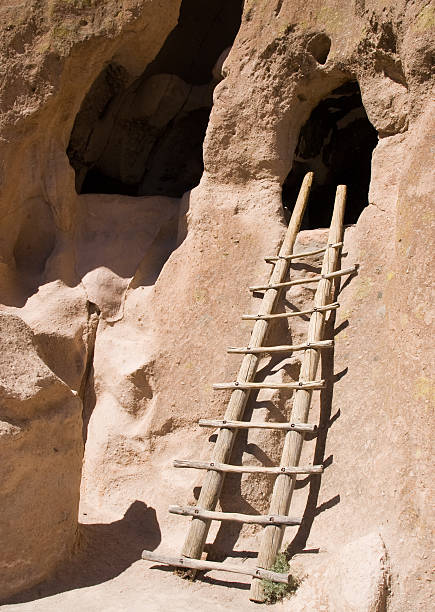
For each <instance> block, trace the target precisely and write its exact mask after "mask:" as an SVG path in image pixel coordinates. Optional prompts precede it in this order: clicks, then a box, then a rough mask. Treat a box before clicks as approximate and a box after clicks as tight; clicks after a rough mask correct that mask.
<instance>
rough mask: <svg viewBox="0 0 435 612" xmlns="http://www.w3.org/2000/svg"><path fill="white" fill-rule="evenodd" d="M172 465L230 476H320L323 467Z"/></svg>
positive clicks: (180, 461) (181, 461)
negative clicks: (229, 474) (225, 473)
mask: <svg viewBox="0 0 435 612" xmlns="http://www.w3.org/2000/svg"><path fill="white" fill-rule="evenodd" d="M172 465H173V466H174V467H175V468H191V469H193V470H213V471H216V472H228V473H231V474H321V473H322V472H323V465H303V466H300V465H298V466H297V467H296V466H284V465H281V466H276V467H265V466H263V465H229V464H228V463H218V462H216V461H190V460H188V459H186V460H185V459H174V461H173V463H172Z"/></svg>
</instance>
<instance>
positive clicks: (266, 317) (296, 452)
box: [142, 172, 357, 602]
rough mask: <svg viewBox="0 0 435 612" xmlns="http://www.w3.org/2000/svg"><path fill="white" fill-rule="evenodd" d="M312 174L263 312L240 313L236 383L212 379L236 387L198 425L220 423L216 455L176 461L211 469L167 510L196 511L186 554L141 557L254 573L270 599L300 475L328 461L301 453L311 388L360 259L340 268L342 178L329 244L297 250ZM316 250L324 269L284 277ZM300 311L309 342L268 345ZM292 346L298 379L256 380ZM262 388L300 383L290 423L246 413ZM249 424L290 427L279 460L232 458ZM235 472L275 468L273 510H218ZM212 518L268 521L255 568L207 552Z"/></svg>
mask: <svg viewBox="0 0 435 612" xmlns="http://www.w3.org/2000/svg"><path fill="white" fill-rule="evenodd" d="M312 180H313V173H311V172H309V173H308V174H306V176H305V178H304V180H303V183H302V186H301V189H300V192H299V195H298V198H297V201H296V205H295V208H294V210H293V213H292V216H291V219H290V223H289V227H288V229H287V232H286V235H285V238H284V241H283V243H282V246H281V249H280V251H279V254H278V255H277V256H270V257H266V258H265V259H266V261H268V262H270V263H272V264H273V270H272V273H271V277H270V281H269V283H268V284H267V285H259V286H253V287H250V290H251V291H253V292H258V291H264V295H263V300H262V302H261V306H260V308H259V312H258V314H255V315H243V316H242V319H245V320H253V321H255V323H254V327H253V330H252V333H251V338H250V341H249V344H248V346H246V347H240V348H239V347H235V348H234V347H231V348H229V349H228V351H229V352H231V353H240V354H243V355H244V357H243V360H242V364H241V366H240V369H239V373H238V375H237V379H236V381H234V382H229V383H218V384H215V385H213V388H214V389H232V390H233V391H232V394H231V397H230V400H229V402H228V406H227V409H226V412H225V416H224V418H223V419H222V420H215V419H201V420H200V421H199V424H200V425H201V426H203V427H216V428H218V429H219V433H218V436H217V440H216V443H215V447H214V452H213V457H212V459H211V461H180V460H175V461H174V467H178V468H196V469H200V470H206V476H205V479H204V483H203V485H202V487H201V492H200V495H199V498H198V502H197V505H196V506H183V507H180V506H170V508H169V512H171V513H173V514H180V515H183V516H192V517H193V518H192V521H191V523H190V528H189V532H188V534H187V537H186V540H185V543H184V547H183V550H182V553H181V555H180V556H179V557H167V556H162V555H159V554H156V553H153V552H151V551H146V550H145V551H143V553H142V558H143V559H146V560H149V561H156V562H159V563H164V564H166V565H172V566H174V567H182V568H186V569H193V570H220V571H227V572H234V573H240V574H247V575H250V576H252V578H253V581H252V585H251V591H250V599H251V600H253V601H258V602H261V601H264V593H263V583H262V579H268V580H272V581H275V582H281V583H287V582H288V580H289V575H288V574H282V573H278V572H273V571H271V569H270V568H271V567H272V566H273V564H274V562H275V559H276V556H277V554H278V552H279V549H280V547H281V544H282V540H283V536H284V531H285V528H286V527H287V526H289V525H300V524H301V522H302V519H301V518H292V517H289V516H288V512H289V507H290V502H291V498H292V495H293V490H294V487H295V483H296V477H297V475H298V474H319V473H322V472H323V466H322V465H304V466H300V465H299V460H300V456H301V450H302V444H303V442H304V437H305V434H306V433H307V432H315V431H316V430H317V427H316V425H314V424H309V423H308V422H307V421H308V413H309V409H310V405H311V397H312V392H313V390H315V389H323V388H324V387H325V381H324V380H316V373H317V368H318V364H319V357H320V351H322V350H324V349H328V348H330V347H332V346H333V340H328V339H324V338H323V335H324V327H325V319H326V314H327V313H328V312H329V311H331V310H335V309H337V308H338V307H339V304H338V303H337V302H334V301H331V298H332V297H333V294H334V288H335V285H334V282H335V280H336V279H337V278H339V277H341V276H343V275H347V274H352V273H354V272H355V271H356V268H357V267H356V266H354V267H352V268H346V269H342V270H337V264H338V261H339V255H340V249H341V247H342V244H343V242H342V240H343V217H344V209H345V204H346V187H345V186H344V185H339V186H338V187H337V192H336V197H335V202H334V210H333V213H332V220H331V227H330V230H329V236H328V243H327V245H326V246H325V247H324V248H321V249H317V250H314V251H306V252H304V253H297V254H296V253H294V252H293V248H294V244H295V241H296V237H297V234H298V232H299V229H300V225H301V222H302V217H303V215H304V211H305V208H306V205H307V201H308V196H309V192H310V188H311V183H312ZM318 253H324V258H323V264H322V270H321V274H319V275H317V276H313V277H309V278H301V279H298V280H294V281H291V280H285V279H286V277H287V274H288V272H289V267H290V264H291V262H292V261H293V260H295V259H300V258H302V257H305V256H308V255H315V254H318ZM311 282H318V286H317V290H316V293H315V296H314V304H313V307H312V308H311V309H310V310H304V311H298V312H287V313H279V314H274V309H275V306H276V304H277V302H278V299H279V296H280V293H281V291H282V289H286V288H287V287H292V286H294V285H299V284H305V283H311ZM301 315H310V322H309V327H308V337H307V341H306V342H305V343H304V344H298V345H282V346H265V340H266V337H267V333H268V331H269V327H270V325H271V323H272V322H273V321H274V320H275V319H279V318H289V317H294V316H301ZM293 351H304V353H303V359H302V365H301V370H300V375H299V381H298V382H293V383H273V382H264V383H260V382H255V381H254V379H255V374H256V371H257V367H258V364H259V361H260V358H261V355H262V354H264V353H276V352H282V353H290V352H293ZM264 388H267V389H294V390H295V392H294V400H293V407H292V411H291V416H290V421H289V422H288V423H273V422H252V421H243V420H242V419H243V413H244V410H245V406H246V403H247V400H248V398H249V394H250V391H251V389H264ZM248 428H257V429H275V430H280V431H283V432H284V433H285V441H284V447H283V452H282V456H281V462H280V465H279V466H277V467H263V466H238V465H231V464H230V463H229V461H230V458H231V453H232V450H233V446H234V442H235V439H236V435H237V432H238V431H239V430H243V429H248ZM229 472H233V473H234V472H235V473H239V474H246V473H256V474H258V473H260V474H274V475H276V479H275V484H274V488H273V493H272V497H271V501H270V508H269V513H268V514H266V515H248V514H237V513H232V512H217V511H215V508H216V505H217V503H218V501H219V497H220V493H221V490H222V486H223V482H224V478H225V474H226V473H229ZM213 520H214V521H234V522H239V523H249V524H256V525H262V526H264V530H263V534H262V539H261V543H260V548H259V553H258V559H257V564H256V565H257V567H255V568H252V569H249V568H245V567H242V566H238V565H229V564H227V563H216V562H212V561H206V560H202V559H201V555H202V553H203V551H204V546H205V541H206V538H207V534H208V531H209V528H210V524H211V521H213Z"/></svg>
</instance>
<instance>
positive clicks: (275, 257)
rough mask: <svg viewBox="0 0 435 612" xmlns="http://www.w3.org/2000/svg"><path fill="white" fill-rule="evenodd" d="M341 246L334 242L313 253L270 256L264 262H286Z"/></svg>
mask: <svg viewBox="0 0 435 612" xmlns="http://www.w3.org/2000/svg"><path fill="white" fill-rule="evenodd" d="M341 246H343V243H342V242H336V243H335V244H328V245H327V246H326V247H323V248H321V249H316V250H315V251H304V252H302V253H293V254H292V255H281V256H280V255H271V256H270V257H265V258H264V259H265V260H266V261H279V260H280V259H286V260H287V261H288V260H291V259H299V258H301V257H308V256H309V255H318V254H319V253H324V252H325V251H327V250H328V249H337V248H339V247H341Z"/></svg>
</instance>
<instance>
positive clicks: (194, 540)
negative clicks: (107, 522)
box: [182, 172, 337, 559]
mask: <svg viewBox="0 0 435 612" xmlns="http://www.w3.org/2000/svg"><path fill="white" fill-rule="evenodd" d="M312 181H313V173H312V172H308V173H307V174H306V175H305V178H304V180H303V182H302V186H301V189H300V191H299V195H298V198H297V201H296V204H295V207H294V210H293V213H292V216H291V219H290V223H289V226H288V229H287V232H286V234H285V237H284V241H283V243H282V245H281V249H280V251H279V255H282V256H285V255H291V254H292V252H293V247H294V244H295V241H296V237H297V235H298V232H299V228H300V226H301V222H302V217H303V215H304V211H305V208H306V205H307V202H308V196H309V193H310V189H311V183H312ZM335 242H337V241H335ZM335 250H336V249H328V251H331V252H335ZM288 269H289V261H287V260H285V259H280V260H279V261H277V262H276V264H275V265H274V267H273V271H272V274H271V278H270V282H271V283H281V282H283V280H284V278H285V277H286V274H287V272H288ZM279 295H280V290H279V289H268V290H267V291H266V292H265V294H264V296H263V300H262V302H261V307H260V314H271V313H272V312H273V309H274V307H275V304H276V302H277V301H278V298H279ZM268 329H269V323H268V321H261V320H260V321H256V322H255V324H254V327H253V329H252V333H251V339H250V342H249V346H251V347H256V346H262V345H263V344H264V343H265V339H266V336H267V332H268ZM259 361H260V357H259V356H257V355H252V354H249V355H245V357H244V358H243V361H242V364H241V366H240V370H239V373H238V375H237V380H239V381H243V382H249V381H252V380H253V379H254V376H255V374H256V372H257V367H258V364H259ZM249 393H250V389H235V390H234V391H233V392H232V394H231V398H230V401H229V402H228V406H227V410H226V412H225V419H226V420H228V421H237V420H240V419H242V417H243V413H244V410H245V406H246V402H247V401H248V397H249ZM236 435H237V430H236V429H221V430H220V431H219V434H218V436H217V440H216V443H215V447H214V452H213V460H214V461H216V462H219V463H227V462H228V461H229V459H230V456H231V452H232V449H233V446H234V441H235V438H236ZM224 477H225V476H224V473H223V472H216V471H209V472H207V475H206V477H205V478H204V483H203V485H202V487H201V493H200V495H199V499H198V506H200V507H201V508H203V509H204V510H214V509H215V507H216V504H217V502H218V499H219V495H220V492H221V489H222V485H223V482H224ZM210 523H211V521H210V520H209V519H201V518H195V517H194V518H192V521H191V523H190V529H189V532H188V534H187V537H186V540H185V542H184V546H183V550H182V554H183V555H184V556H186V557H191V558H196V559H199V558H200V556H201V554H202V552H203V550H204V545H205V541H206V538H207V534H208V531H209V529H210Z"/></svg>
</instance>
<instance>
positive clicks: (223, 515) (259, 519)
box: [169, 506, 302, 525]
mask: <svg viewBox="0 0 435 612" xmlns="http://www.w3.org/2000/svg"><path fill="white" fill-rule="evenodd" d="M169 512H170V513H171V514H180V515H181V516H199V518H206V519H211V520H212V521H230V522H233V523H245V524H246V525H271V524H274V525H300V524H301V523H302V519H300V518H292V517H290V516H272V515H270V514H266V515H264V514H239V513H237V512H215V511H213V510H203V509H202V508H198V507H197V506H169Z"/></svg>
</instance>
